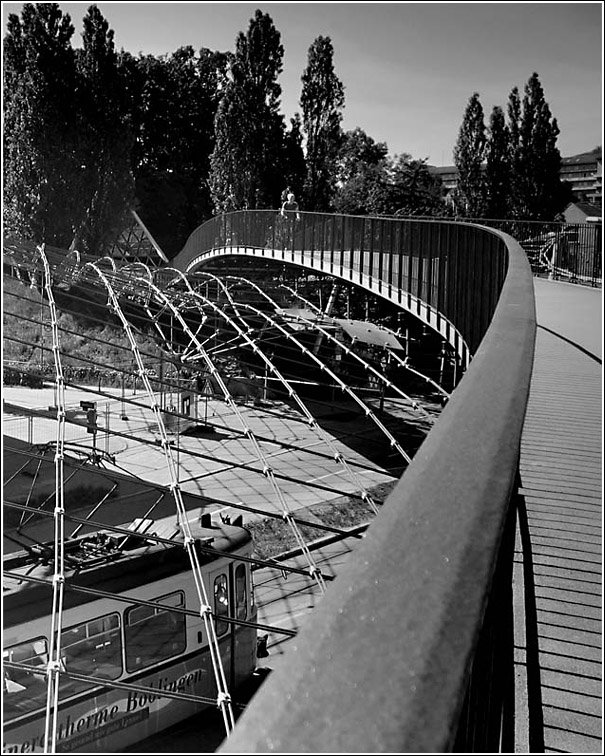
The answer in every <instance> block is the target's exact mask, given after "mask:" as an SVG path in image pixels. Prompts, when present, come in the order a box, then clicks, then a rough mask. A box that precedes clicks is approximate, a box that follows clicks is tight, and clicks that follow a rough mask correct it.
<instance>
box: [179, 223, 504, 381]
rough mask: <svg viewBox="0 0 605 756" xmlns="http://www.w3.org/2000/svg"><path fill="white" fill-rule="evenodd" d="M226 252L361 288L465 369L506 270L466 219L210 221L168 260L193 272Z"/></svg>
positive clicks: (490, 242) (489, 240)
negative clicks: (405, 314) (431, 334)
mask: <svg viewBox="0 0 605 756" xmlns="http://www.w3.org/2000/svg"><path fill="white" fill-rule="evenodd" d="M223 255H246V256H252V257H258V258H264V259H265V260H272V261H275V262H276V263H286V264H292V265H299V266H301V265H302V266H303V267H305V268H308V269H312V270H316V271H318V272H322V273H326V274H328V275H331V276H334V277H338V278H341V279H343V280H345V281H350V282H352V283H354V284H357V285H359V286H362V287H364V288H366V289H368V290H370V291H372V292H373V293H374V294H377V295H378V296H380V297H383V298H385V299H388V300H389V301H391V302H393V303H395V304H397V305H399V306H400V307H402V308H403V309H406V310H408V311H409V312H411V313H412V314H414V315H415V316H416V317H418V318H419V319H420V320H421V321H422V322H424V323H426V324H427V325H428V326H430V327H431V328H433V329H434V330H436V331H437V332H438V333H440V334H441V335H442V336H443V338H444V339H445V340H446V341H447V342H448V343H450V344H451V346H452V347H453V348H454V350H455V351H456V353H457V354H458V355H459V356H460V358H461V361H462V364H463V365H464V366H466V364H467V363H468V358H469V353H470V354H472V353H473V352H474V351H475V350H476V348H477V346H478V345H479V342H480V340H481V337H482V335H483V333H485V330H486V328H487V325H488V324H489V321H490V318H491V315H492V313H493V311H494V307H495V305H496V301H497V298H498V291H499V290H500V287H501V285H502V282H503V280H504V275H505V273H506V255H504V254H502V253H501V252H499V251H498V243H497V238H496V237H495V236H486V234H485V233H484V232H483V231H481V230H480V229H479V227H478V226H476V225H473V224H470V223H457V222H454V221H451V222H446V221H441V220H434V221H431V220H416V219H409V218H384V217H366V216H350V215H330V214H327V213H307V212H300V213H298V214H295V213H292V214H291V215H290V216H288V217H286V218H283V217H282V216H281V215H280V214H279V212H277V211H275V210H240V211H237V212H233V213H227V214H225V215H221V216H217V217H215V218H212V219H211V220H209V221H207V222H206V223H204V224H202V225H201V226H200V227H199V228H197V229H195V231H193V233H192V234H191V235H190V237H189V239H188V240H187V242H186V243H185V246H184V247H183V249H182V250H181V252H179V254H178V255H177V256H176V257H175V258H174V260H173V261H172V264H173V265H174V267H176V268H178V269H180V270H183V271H189V270H192V269H194V268H195V266H197V265H200V264H203V263H204V262H205V261H207V260H208V259H210V258H212V257H218V256H223ZM486 281H489V282H490V285H485V282H486ZM471 299H472V303H473V306H472V307H469V301H470V300H471Z"/></svg>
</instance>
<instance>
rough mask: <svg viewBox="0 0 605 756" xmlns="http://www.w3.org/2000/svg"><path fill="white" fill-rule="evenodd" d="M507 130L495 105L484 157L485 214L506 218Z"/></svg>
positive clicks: (509, 177)
mask: <svg viewBox="0 0 605 756" xmlns="http://www.w3.org/2000/svg"><path fill="white" fill-rule="evenodd" d="M509 150H510V144H509V131H508V128H507V126H506V122H505V118H504V112H503V110H502V108H500V107H498V106H495V107H494V109H493V110H492V113H491V116H490V122H489V136H488V140H487V145H486V159H485V215H486V217H487V218H506V217H508V210H509V205H510V201H511V196H510V188H511V168H510V162H509Z"/></svg>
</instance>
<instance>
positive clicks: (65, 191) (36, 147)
mask: <svg viewBox="0 0 605 756" xmlns="http://www.w3.org/2000/svg"><path fill="white" fill-rule="evenodd" d="M73 32H74V27H73V26H72V24H71V19H70V17H69V15H67V14H65V15H64V14H63V13H62V12H61V10H60V8H59V6H58V4H56V3H46V4H42V3H39V4H37V5H35V6H34V5H33V4H31V3H26V4H25V5H24V6H23V9H22V12H21V18H19V17H18V16H17V15H15V14H10V16H9V18H8V23H7V34H6V36H5V40H4V51H3V52H4V222H5V231H6V232H7V233H9V234H14V235H16V236H20V237H22V238H26V239H32V240H34V241H36V242H47V243H49V244H55V245H59V246H67V245H69V243H70V241H71V239H72V236H73V226H74V225H75V224H76V223H77V220H78V217H77V216H78V206H77V202H75V201H74V198H77V197H78V196H79V195H80V191H81V188H82V184H81V182H80V181H79V179H80V174H79V167H78V166H79V157H80V156H79V151H78V129H77V111H76V97H75V88H76V84H75V78H76V73H75V62H74V53H73V50H72V47H71V38H72V35H73Z"/></svg>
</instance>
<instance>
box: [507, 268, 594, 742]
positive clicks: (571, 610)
mask: <svg viewBox="0 0 605 756" xmlns="http://www.w3.org/2000/svg"><path fill="white" fill-rule="evenodd" d="M535 292H536V314H537V323H538V329H537V336H536V348H535V363H534V371H533V375H532V381H531V390H530V397H529V403H528V407H527V415H526V419H525V425H524V430H523V436H522V443H521V459H520V476H521V490H520V494H521V496H520V507H519V520H518V526H519V527H518V533H517V544H516V549H515V566H514V601H515V673H516V674H515V677H516V694H515V707H516V710H517V717H516V721H517V722H522V721H525V723H526V724H527V729H525V730H524V732H523V733H520V732H519V731H517V733H516V742H517V748H516V749H515V750H516V751H517V752H518V751H519V749H521V750H524V749H523V745H524V744H523V740H524V738H527V742H526V743H525V745H526V748H527V750H528V751H532V752H547V753H559V752H576V753H578V752H591V753H592V752H595V753H601V752H602V747H601V746H602V682H601V669H602V667H601V647H602V614H601V593H602V574H601V565H602V469H603V468H602V292H601V290H600V289H599V290H594V289H587V288H586V287H582V286H576V285H573V284H567V283H561V282H555V281H548V280H545V279H535ZM518 610H520V611H518ZM524 708H525V712H523V709H524ZM523 713H525V715H526V717H524V716H523ZM517 727H518V728H519V727H520V725H517Z"/></svg>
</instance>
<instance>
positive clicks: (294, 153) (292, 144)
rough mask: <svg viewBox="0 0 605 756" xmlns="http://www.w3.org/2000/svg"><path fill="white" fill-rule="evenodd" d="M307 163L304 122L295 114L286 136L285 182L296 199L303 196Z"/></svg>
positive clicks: (284, 184) (284, 155) (283, 183)
mask: <svg viewBox="0 0 605 756" xmlns="http://www.w3.org/2000/svg"><path fill="white" fill-rule="evenodd" d="M305 174H306V163H305V153H304V150H303V135H302V121H301V119H300V114H299V113H295V114H294V118H291V119H290V128H289V129H288V131H286V133H285V136H284V154H283V172H282V175H283V180H282V185H283V186H284V187H288V186H289V187H290V188H291V189H292V191H293V192H294V194H295V195H296V197H301V196H302V190H303V184H304V181H305Z"/></svg>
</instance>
